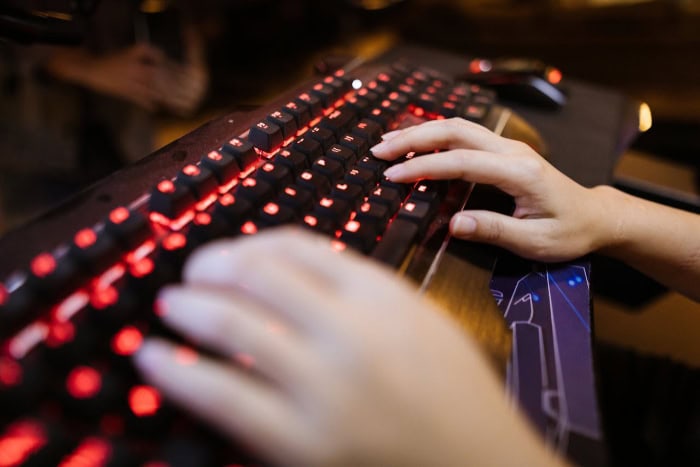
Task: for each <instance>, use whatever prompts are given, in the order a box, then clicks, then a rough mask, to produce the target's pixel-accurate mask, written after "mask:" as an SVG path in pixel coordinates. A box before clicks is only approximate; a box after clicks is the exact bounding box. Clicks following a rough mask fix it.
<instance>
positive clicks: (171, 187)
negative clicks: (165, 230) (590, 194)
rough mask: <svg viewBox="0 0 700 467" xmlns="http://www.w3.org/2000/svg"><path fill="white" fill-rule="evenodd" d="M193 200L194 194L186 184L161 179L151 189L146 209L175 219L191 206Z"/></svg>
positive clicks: (193, 202)
mask: <svg viewBox="0 0 700 467" xmlns="http://www.w3.org/2000/svg"><path fill="white" fill-rule="evenodd" d="M195 202H196V200H195V198H194V195H193V194H192V192H191V191H190V190H189V189H188V188H187V187H186V186H184V185H181V184H180V183H173V182H172V181H171V180H163V181H161V182H160V183H158V185H156V186H155V187H154V188H153V189H152V190H151V196H150V198H149V200H148V209H149V211H151V212H157V213H159V214H162V215H163V216H165V217H167V218H168V219H177V218H178V217H180V216H182V215H183V214H184V213H185V211H187V210H188V209H190V208H192V207H193V206H194V204H195Z"/></svg>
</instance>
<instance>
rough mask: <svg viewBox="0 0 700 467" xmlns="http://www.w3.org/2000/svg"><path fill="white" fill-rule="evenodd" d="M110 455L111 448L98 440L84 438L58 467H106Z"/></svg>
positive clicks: (105, 442) (106, 443)
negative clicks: (98, 466) (104, 466)
mask: <svg viewBox="0 0 700 467" xmlns="http://www.w3.org/2000/svg"><path fill="white" fill-rule="evenodd" d="M111 454H112V446H111V445H110V444H109V443H108V442H107V441H104V440H102V439H100V438H94V437H89V438H85V439H84V440H83V442H82V443H80V445H78V447H77V448H75V450H74V451H73V452H72V453H70V454H69V455H68V456H66V457H65V458H64V459H63V460H62V461H61V463H60V464H59V467H92V466H97V465H106V464H107V463H108V461H109V457H110V455H111Z"/></svg>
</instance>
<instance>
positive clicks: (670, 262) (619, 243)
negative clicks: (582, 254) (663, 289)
mask: <svg viewBox="0 0 700 467" xmlns="http://www.w3.org/2000/svg"><path fill="white" fill-rule="evenodd" d="M592 191H593V192H594V193H595V196H599V197H601V199H602V200H604V202H603V203H601V209H602V216H603V219H601V221H602V222H601V223H602V224H604V225H606V226H607V227H603V229H606V228H607V229H609V230H608V232H606V233H605V234H604V235H605V237H607V240H606V241H604V242H603V243H602V246H601V248H600V249H599V252H600V253H602V254H605V255H607V256H610V257H612V258H615V259H619V260H621V261H623V262H625V263H626V264H628V265H630V266H632V267H633V268H635V269H637V270H639V271H641V272H643V273H645V274H647V275H648V276H650V277H652V278H654V279H655V280H657V281H659V282H660V283H662V284H664V285H666V286H668V287H670V288H672V289H674V290H676V291H678V292H680V293H682V294H684V295H686V296H688V297H690V298H692V299H693V300H697V301H700V288H699V287H698V284H699V283H700V216H698V215H696V214H692V213H689V212H686V211H682V210H679V209H674V208H670V207H667V206H663V205H660V204H656V203H652V202H650V201H646V200H643V199H640V198H636V197H633V196H630V195H627V194H625V193H622V192H620V191H618V190H615V189H614V188H611V187H596V188H594V189H593V190H592Z"/></svg>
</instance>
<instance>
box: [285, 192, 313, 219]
mask: <svg viewBox="0 0 700 467" xmlns="http://www.w3.org/2000/svg"><path fill="white" fill-rule="evenodd" d="M277 201H278V202H279V204H283V205H285V206H289V207H290V208H291V209H293V210H294V212H296V213H297V214H301V213H303V212H307V211H309V210H311V208H312V206H313V197H312V196H311V193H309V192H308V191H307V190H302V189H300V188H299V187H297V186H296V185H289V186H287V187H285V188H284V190H282V193H280V195H279V197H278V198H277Z"/></svg>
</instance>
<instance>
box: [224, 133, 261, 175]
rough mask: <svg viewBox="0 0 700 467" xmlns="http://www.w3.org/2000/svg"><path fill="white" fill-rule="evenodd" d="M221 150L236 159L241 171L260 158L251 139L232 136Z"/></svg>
mask: <svg viewBox="0 0 700 467" xmlns="http://www.w3.org/2000/svg"><path fill="white" fill-rule="evenodd" d="M221 150H222V151H223V152H225V153H226V154H230V155H231V156H233V158H234V159H236V162H238V167H239V168H240V169H241V171H244V170H246V169H247V168H248V167H250V166H251V165H252V164H254V163H255V162H256V161H257V160H258V154H257V153H256V152H255V149H253V145H252V144H251V143H250V142H249V141H245V140H242V139H239V138H232V139H231V140H230V141H229V142H228V143H226V144H224V145H223V146H222V147H221Z"/></svg>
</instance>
